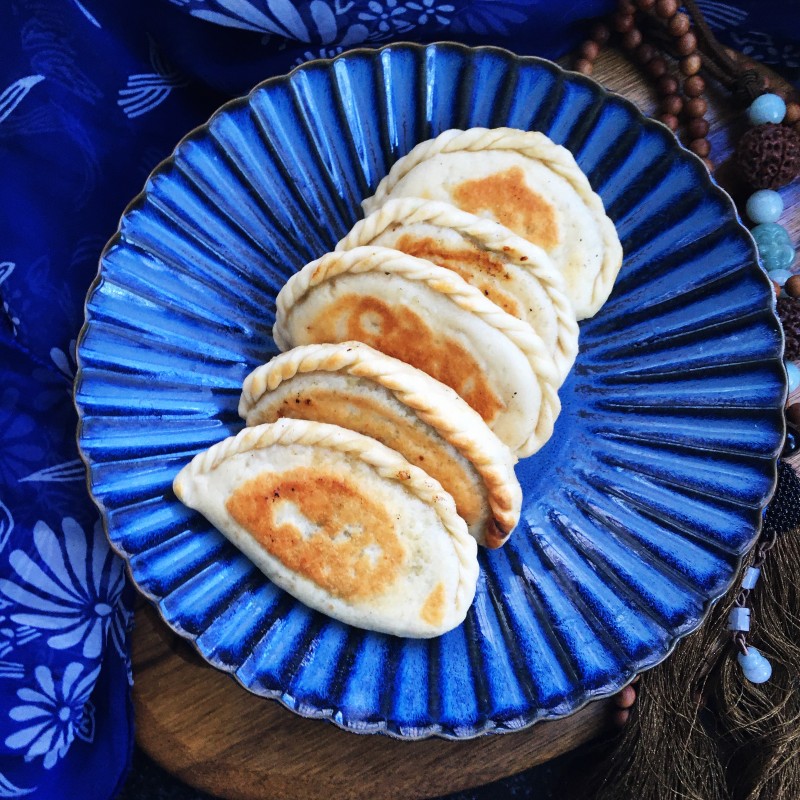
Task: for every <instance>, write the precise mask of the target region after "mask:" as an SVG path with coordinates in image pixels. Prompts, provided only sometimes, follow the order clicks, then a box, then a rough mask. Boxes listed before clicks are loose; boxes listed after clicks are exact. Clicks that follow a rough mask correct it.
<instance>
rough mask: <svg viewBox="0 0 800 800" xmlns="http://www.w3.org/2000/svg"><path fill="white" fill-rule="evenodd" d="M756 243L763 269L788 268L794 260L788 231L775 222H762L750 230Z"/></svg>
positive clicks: (769, 270) (770, 270)
mask: <svg viewBox="0 0 800 800" xmlns="http://www.w3.org/2000/svg"><path fill="white" fill-rule="evenodd" d="M750 233H752V234H753V238H754V239H755V240H756V244H757V245H758V254H759V255H760V256H761V263H762V264H763V265H764V269H766V270H767V271H768V272H772V270H775V269H788V268H789V267H791V266H792V262H793V261H794V247H792V240H791V237H790V236H789V231H787V230H786V228H784V227H783V225H778V224H777V223H776V222H764V223H762V224H761V225H756V227H755V228H753V230H751V231H750Z"/></svg>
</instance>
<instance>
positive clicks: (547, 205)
mask: <svg viewBox="0 0 800 800" xmlns="http://www.w3.org/2000/svg"><path fill="white" fill-rule="evenodd" d="M390 197H421V198H424V199H427V200H442V201H445V202H448V203H452V204H453V205H455V206H457V207H458V208H461V209H463V210H464V211H469V212H471V213H473V214H477V215H479V216H485V217H488V218H490V219H493V220H495V221H497V222H499V223H501V224H502V225H504V226H505V227H506V228H509V229H510V230H512V231H513V232H514V233H516V234H518V235H519V236H521V237H522V238H523V239H527V240H528V241H530V242H533V243H534V244H536V245H539V246H540V247H541V248H542V249H544V250H545V251H546V252H547V253H548V254H549V255H550V256H551V257H552V259H553V260H554V261H555V263H556V265H557V266H558V267H559V268H560V269H561V270H562V272H563V273H564V277H565V279H566V285H567V295H568V296H569V298H570V300H571V301H572V303H573V306H574V308H575V313H576V316H577V318H578V319H585V318H587V317H591V316H593V315H594V314H596V313H597V311H598V310H599V309H600V307H601V306H602V305H603V303H604V302H605V301H606V299H607V298H608V296H609V294H610V293H611V289H612V288H613V286H614V280H615V279H616V276H617V273H618V272H619V268H620V266H621V264H622V247H621V245H620V243H619V237H618V236H617V232H616V229H615V227H614V224H613V223H612V222H611V220H610V219H609V218H608V217H607V216H606V213H605V209H604V208H603V201H602V200H601V199H600V197H599V196H598V195H597V194H595V192H594V191H592V187H591V186H590V184H589V181H588V179H587V178H586V176H585V175H584V173H583V172H582V171H581V169H580V167H578V165H577V164H576V162H575V159H574V158H573V156H572V154H571V153H570V152H569V150H567V149H566V148H564V147H561V146H560V145H557V144H555V143H554V142H553V141H551V140H550V139H549V138H548V137H547V136H545V135H544V134H542V133H538V132H532V131H521V130H516V129H514V128H495V129H491V130H489V129H486V128H471V129H470V130H467V131H459V130H449V131H445V132H444V133H442V134H440V135H439V136H437V137H436V138H435V139H431V140H429V141H427V142H422V143H421V144H418V145H417V146H416V147H414V148H413V149H412V150H411V152H410V153H408V155H406V156H404V157H403V158H401V159H400V160H399V161H397V162H396V163H395V164H394V166H393V167H392V169H391V170H390V172H389V174H388V175H387V176H386V177H385V178H384V179H383V180H382V181H381V182H380V184H379V185H378V188H377V190H376V191H375V194H374V195H373V196H372V197H370V198H367V199H366V200H364V202H363V203H362V206H363V208H364V212H365V213H366V214H371V213H372V212H374V211H375V210H376V209H377V208H379V207H380V206H381V205H383V203H385V202H386V200H387V199H388V198H390Z"/></svg>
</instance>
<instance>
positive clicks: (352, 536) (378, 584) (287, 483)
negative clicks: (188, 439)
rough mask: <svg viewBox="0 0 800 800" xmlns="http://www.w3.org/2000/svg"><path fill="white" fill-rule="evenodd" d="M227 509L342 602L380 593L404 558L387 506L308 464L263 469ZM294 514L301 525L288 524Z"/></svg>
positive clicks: (233, 497)
mask: <svg viewBox="0 0 800 800" xmlns="http://www.w3.org/2000/svg"><path fill="white" fill-rule="evenodd" d="M225 507H226V508H227V509H228V511H229V513H230V515H231V516H232V517H233V518H234V519H235V520H236V522H238V523H239V525H241V526H242V527H243V528H245V529H246V530H247V531H248V532H249V533H250V534H251V535H252V536H253V537H254V538H255V539H256V541H258V543H259V544H260V545H261V546H262V547H263V548H264V549H265V550H266V551H267V552H268V553H270V554H271V555H272V556H274V557H275V558H277V559H278V560H279V561H281V562H282V563H283V564H285V565H286V567H287V568H288V569H290V570H292V572H295V573H297V574H299V575H302V576H303V577H304V578H308V579H309V580H311V581H313V582H314V583H316V584H317V585H318V586H320V587H321V588H322V589H324V590H325V591H327V592H329V593H330V594H332V595H335V596H336V597H341V598H343V599H345V600H363V599H364V598H368V597H372V596H374V595H377V594H381V593H382V592H383V591H384V590H385V589H386V588H387V587H388V586H390V585H391V584H392V583H393V582H394V581H395V580H396V579H397V577H398V576H399V574H400V570H401V567H402V565H403V562H404V560H405V549H404V547H403V544H402V542H401V541H400V539H399V537H398V535H397V532H396V531H395V528H394V525H393V524H392V518H391V516H390V515H389V514H388V513H387V511H386V509H384V508H382V507H381V506H380V505H379V504H378V503H375V502H373V501H372V500H370V498H369V497H368V496H367V494H366V490H360V489H359V488H358V487H357V486H355V485H354V484H353V483H351V482H350V481H348V480H347V479H345V478H343V477H340V476H335V477H334V476H333V475H330V474H325V473H324V472H321V471H319V470H314V469H309V468H307V467H298V468H296V469H292V470H287V471H286V472H282V473H279V474H277V475H276V474H273V473H262V474H261V475H258V476H257V477H255V478H253V479H251V480H249V481H247V482H246V483H243V484H242V485H241V486H240V487H239V488H237V489H236V490H235V491H234V492H233V493H232V494H231V496H230V497H229V498H228V501H227V503H226V504H225ZM298 515H302V517H304V518H305V520H304V521H303V522H302V523H301V525H300V526H298V525H296V524H294V522H293V521H291V520H293V519H296V517H297V516H298ZM301 528H303V530H301Z"/></svg>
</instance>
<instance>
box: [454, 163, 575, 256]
mask: <svg viewBox="0 0 800 800" xmlns="http://www.w3.org/2000/svg"><path fill="white" fill-rule="evenodd" d="M453 199H454V200H455V202H456V205H458V206H459V207H460V208H463V209H464V210H465V211H470V212H471V213H473V214H480V212H481V211H488V212H490V213H491V214H492V215H493V216H494V218H495V219H496V220H497V221H498V222H499V223H500V224H501V225H505V226H506V228H510V229H511V230H512V231H514V233H518V234H519V235H520V236H522V237H523V238H524V239H527V240H528V241H529V242H533V243H534V244H538V245H539V246H540V247H543V248H544V249H545V250H551V249H552V248H554V247H555V246H556V245H557V244H558V242H559V238H560V237H559V230H558V222H557V220H556V215H555V211H554V210H553V207H552V206H551V205H550V204H549V203H548V202H547V201H546V200H545V199H544V198H543V197H540V196H539V195H538V194H536V193H535V192H532V191H531V190H530V188H529V187H528V185H527V184H526V183H525V173H524V172H523V171H522V167H510V168H509V169H507V170H506V171H505V172H497V173H494V174H493V175H489V176H488V177H486V178H478V179H477V180H473V181H464V182H463V183H459V184H458V185H457V186H456V187H455V188H454V189H453Z"/></svg>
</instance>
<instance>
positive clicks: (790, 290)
mask: <svg viewBox="0 0 800 800" xmlns="http://www.w3.org/2000/svg"><path fill="white" fill-rule="evenodd" d="M783 288H784V289H785V290H786V294H788V295H789V297H800V275H792V277H791V278H789V280H788V281H786V283H784V284H783ZM796 406H797V413H798V419H797V424H798V425H800V403H797V404H796Z"/></svg>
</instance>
